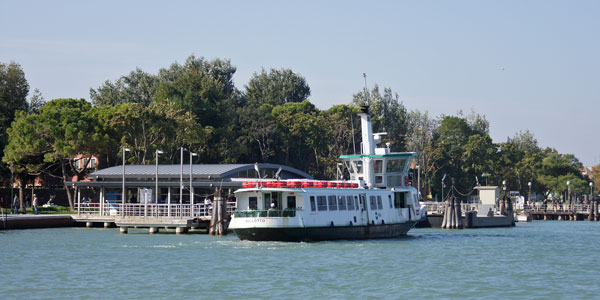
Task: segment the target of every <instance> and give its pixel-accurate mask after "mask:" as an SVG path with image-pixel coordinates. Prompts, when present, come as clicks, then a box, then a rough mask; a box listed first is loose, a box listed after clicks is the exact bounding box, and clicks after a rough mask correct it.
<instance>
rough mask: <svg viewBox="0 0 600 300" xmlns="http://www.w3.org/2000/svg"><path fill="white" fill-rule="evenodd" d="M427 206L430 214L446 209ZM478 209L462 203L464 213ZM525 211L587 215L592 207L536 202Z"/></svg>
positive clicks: (438, 205) (432, 204) (442, 204)
mask: <svg viewBox="0 0 600 300" xmlns="http://www.w3.org/2000/svg"><path fill="white" fill-rule="evenodd" d="M425 205H426V206H427V213H428V214H443V213H444V209H445V208H446V203H445V202H432V201H427V202H425ZM478 207H479V204H477V203H461V210H462V211H463V212H465V211H471V210H478ZM523 210H524V211H529V212H556V213H577V214H581V213H584V214H585V213H589V212H590V206H589V205H582V204H581V203H579V204H571V205H569V204H568V203H562V204H560V203H556V204H554V203H552V204H544V203H541V202H536V203H532V204H528V205H524V207H523V209H522V210H521V209H519V210H518V211H523ZM515 211H517V210H515Z"/></svg>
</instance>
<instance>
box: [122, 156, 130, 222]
mask: <svg viewBox="0 0 600 300" xmlns="http://www.w3.org/2000/svg"><path fill="white" fill-rule="evenodd" d="M129 151H131V149H129V148H125V147H123V187H122V190H121V204H123V210H122V211H123V212H124V209H125V196H127V195H126V194H127V193H126V191H125V152H129ZM123 215H124V214H123Z"/></svg>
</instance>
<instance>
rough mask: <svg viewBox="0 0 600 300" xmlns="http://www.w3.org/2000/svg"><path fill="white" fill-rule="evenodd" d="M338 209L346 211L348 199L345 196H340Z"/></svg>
mask: <svg viewBox="0 0 600 300" xmlns="http://www.w3.org/2000/svg"><path fill="white" fill-rule="evenodd" d="M338 208H339V209H340V210H346V198H345V197H344V196H338Z"/></svg>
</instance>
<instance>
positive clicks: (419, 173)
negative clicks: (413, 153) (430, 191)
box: [417, 165, 421, 200]
mask: <svg viewBox="0 0 600 300" xmlns="http://www.w3.org/2000/svg"><path fill="white" fill-rule="evenodd" d="M417 196H418V197H419V200H421V166H420V165H417Z"/></svg>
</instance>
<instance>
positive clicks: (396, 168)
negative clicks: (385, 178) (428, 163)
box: [385, 159, 406, 173]
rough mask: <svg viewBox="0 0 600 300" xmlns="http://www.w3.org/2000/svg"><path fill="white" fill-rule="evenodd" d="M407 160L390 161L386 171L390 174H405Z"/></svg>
mask: <svg viewBox="0 0 600 300" xmlns="http://www.w3.org/2000/svg"><path fill="white" fill-rule="evenodd" d="M405 163H406V159H388V161H387V164H386V166H385V170H386V172H388V173H392V172H403V171H404V165H405Z"/></svg>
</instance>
